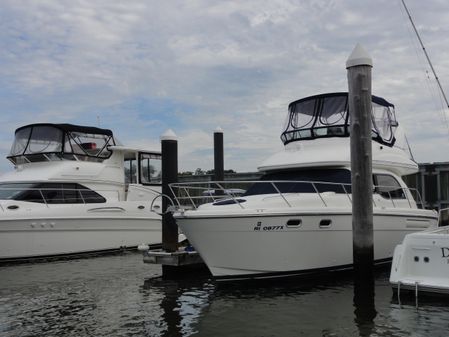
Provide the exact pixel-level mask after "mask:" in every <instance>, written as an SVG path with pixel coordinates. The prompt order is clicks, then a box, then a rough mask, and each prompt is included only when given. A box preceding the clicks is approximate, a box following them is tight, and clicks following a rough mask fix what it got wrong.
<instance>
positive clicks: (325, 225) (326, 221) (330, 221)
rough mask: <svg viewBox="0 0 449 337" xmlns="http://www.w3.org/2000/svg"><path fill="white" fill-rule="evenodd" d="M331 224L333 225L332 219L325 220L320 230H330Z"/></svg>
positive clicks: (321, 222)
mask: <svg viewBox="0 0 449 337" xmlns="http://www.w3.org/2000/svg"><path fill="white" fill-rule="evenodd" d="M331 224H332V220H331V219H323V220H321V221H320V228H328V227H330V226H331Z"/></svg>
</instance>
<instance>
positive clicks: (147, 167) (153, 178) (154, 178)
mask: <svg viewBox="0 0 449 337" xmlns="http://www.w3.org/2000/svg"><path fill="white" fill-rule="evenodd" d="M139 162H140V182H141V183H142V184H144V185H145V184H150V185H151V184H160V183H161V181H162V170H161V168H162V164H161V156H160V155H159V154H154V153H140V154H139Z"/></svg>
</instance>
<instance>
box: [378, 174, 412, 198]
mask: <svg viewBox="0 0 449 337" xmlns="http://www.w3.org/2000/svg"><path fill="white" fill-rule="evenodd" d="M374 182H375V185H376V186H375V187H376V189H375V192H377V193H379V194H380V195H381V196H383V197H384V198H387V199H405V194H404V190H403V189H402V187H401V185H400V184H399V182H398V181H397V180H396V179H395V178H394V177H392V176H390V175H386V174H375V175H374Z"/></svg>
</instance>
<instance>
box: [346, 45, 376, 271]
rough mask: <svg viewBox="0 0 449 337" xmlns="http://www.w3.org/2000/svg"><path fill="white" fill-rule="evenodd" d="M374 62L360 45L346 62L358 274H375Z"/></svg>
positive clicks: (354, 250)
mask: <svg viewBox="0 0 449 337" xmlns="http://www.w3.org/2000/svg"><path fill="white" fill-rule="evenodd" d="M372 67H373V61H372V59H371V57H370V56H369V55H368V53H367V52H366V51H365V50H364V49H363V48H362V46H361V45H360V44H357V45H356V46H355V48H354V50H353V51H352V53H351V55H350V56H349V58H348V60H347V61H346V69H348V87H349V90H348V91H349V92H348V103H349V113H350V117H351V127H350V135H351V137H350V138H351V140H350V142H351V179H352V238H353V259H354V271H355V275H356V277H357V276H360V277H362V278H363V277H366V278H369V277H372V276H370V275H372V273H373V260H374V241H373V180H372V150H371V111H372V104H371V68H372Z"/></svg>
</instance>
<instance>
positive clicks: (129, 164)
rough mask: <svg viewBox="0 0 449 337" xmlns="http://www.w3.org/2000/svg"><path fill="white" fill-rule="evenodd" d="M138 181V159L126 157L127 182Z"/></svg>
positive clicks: (133, 182)
mask: <svg viewBox="0 0 449 337" xmlns="http://www.w3.org/2000/svg"><path fill="white" fill-rule="evenodd" d="M135 183H137V166H136V160H135V159H134V158H133V159H125V184H135Z"/></svg>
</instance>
